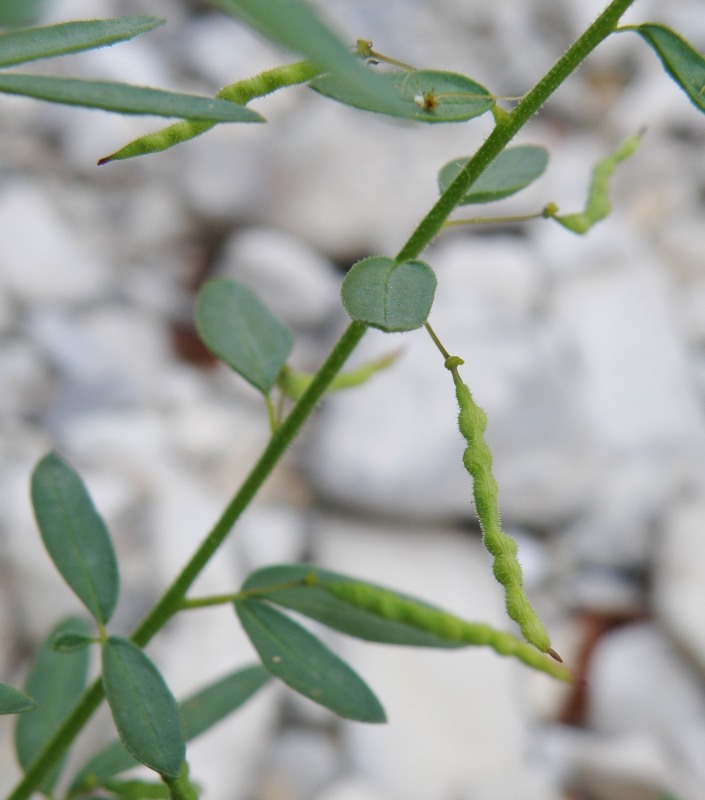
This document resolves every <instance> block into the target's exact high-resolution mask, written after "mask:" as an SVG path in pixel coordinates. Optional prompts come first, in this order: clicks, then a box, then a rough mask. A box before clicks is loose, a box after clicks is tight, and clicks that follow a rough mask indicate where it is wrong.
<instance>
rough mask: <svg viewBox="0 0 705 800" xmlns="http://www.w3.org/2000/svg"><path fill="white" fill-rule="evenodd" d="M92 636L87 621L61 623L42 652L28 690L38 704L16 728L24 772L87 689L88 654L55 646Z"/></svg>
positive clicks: (45, 785)
mask: <svg viewBox="0 0 705 800" xmlns="http://www.w3.org/2000/svg"><path fill="white" fill-rule="evenodd" d="M68 632H72V633H76V634H80V635H88V632H89V628H88V625H87V623H86V622H85V620H83V619H80V618H79V617H69V618H68V619H65V620H63V621H62V622H60V623H59V624H58V625H57V626H56V627H55V628H54V630H52V631H51V633H50V634H49V635H48V636H47V638H46V639H45V640H44V642H43V643H42V646H41V647H40V648H39V650H38V652H37V655H36V656H35V659H34V664H33V666H32V668H31V670H30V673H29V675H28V676H27V683H26V686H25V688H26V690H27V693H28V694H30V695H31V696H32V697H33V698H34V699H35V701H36V703H37V708H36V709H35V710H34V711H33V712H32V713H31V714H23V715H22V716H21V717H19V718H18V720H17V727H16V728H15V747H16V749H17V758H18V760H19V762H20V765H21V766H22V768H23V769H27V767H28V766H29V765H30V764H31V763H32V761H34V759H35V757H36V756H37V755H38V754H39V752H40V751H41V750H42V749H43V747H44V745H45V744H46V743H47V742H48V741H49V739H51V737H52V736H53V735H54V734H55V733H56V731H57V730H58V728H59V727H60V726H61V724H62V723H63V721H64V719H65V718H66V715H67V714H68V713H69V711H70V710H71V709H72V707H73V706H74V704H75V703H76V701H77V700H78V698H79V697H80V695H81V693H82V692H83V690H84V689H85V687H86V678H87V675H88V658H89V652H88V650H80V651H77V652H73V653H57V652H55V651H54V650H53V648H52V646H51V643H52V641H53V640H54V638H55V637H56V636H59V635H60V634H63V633H68ZM62 766H63V762H62V763H61V764H59V765H57V766H56V767H55V768H54V769H53V770H52V772H50V773H49V775H48V776H47V777H46V778H45V780H44V781H43V782H42V791H43V792H44V793H45V794H50V793H51V790H52V788H53V786H54V784H55V783H56V780H57V778H58V777H59V773H60V772H61V768H62Z"/></svg>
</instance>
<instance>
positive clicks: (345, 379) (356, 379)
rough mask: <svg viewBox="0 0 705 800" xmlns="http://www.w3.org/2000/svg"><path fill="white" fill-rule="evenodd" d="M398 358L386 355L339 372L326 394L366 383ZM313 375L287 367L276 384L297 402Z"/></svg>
mask: <svg viewBox="0 0 705 800" xmlns="http://www.w3.org/2000/svg"><path fill="white" fill-rule="evenodd" d="M398 357H399V353H398V352H394V353H388V354H387V355H385V356H382V357H381V358H376V359H375V360H374V361H366V362H365V363H364V364H360V366H359V367H355V369H350V370H346V371H345V372H339V373H338V374H337V375H336V376H335V378H333V380H332V382H331V384H330V386H329V387H328V389H327V390H326V391H327V392H340V391H344V390H345V389H354V388H355V387H357V386H362V385H363V384H365V383H367V381H368V380H370V378H372V377H373V376H374V375H375V374H376V373H377V372H380V371H381V370H384V369H387V368H388V367H390V366H391V365H392V364H393V363H394V362H395V361H396V360H397V358H398ZM312 380H313V374H312V373H310V372H295V371H294V370H293V369H290V368H289V367H286V366H285V367H284V368H283V369H282V371H281V373H280V375H279V380H278V384H279V386H280V387H281V389H282V391H283V392H284V394H285V395H286V396H287V397H288V398H290V399H291V400H299V399H300V398H301V397H302V396H303V394H304V392H305V391H306V389H308V387H309V386H310V385H311V381H312Z"/></svg>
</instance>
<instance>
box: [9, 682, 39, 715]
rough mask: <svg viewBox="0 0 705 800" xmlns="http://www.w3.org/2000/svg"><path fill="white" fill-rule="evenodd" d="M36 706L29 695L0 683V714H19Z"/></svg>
mask: <svg viewBox="0 0 705 800" xmlns="http://www.w3.org/2000/svg"><path fill="white" fill-rule="evenodd" d="M36 706H37V704H36V703H35V702H34V700H32V698H31V697H30V696H29V695H27V694H25V693H24V692H21V691H20V690H19V689H15V688H13V687H12V686H8V685H7V684H6V683H0V714H21V713H23V712H24V711H31V710H32V709H33V708H36Z"/></svg>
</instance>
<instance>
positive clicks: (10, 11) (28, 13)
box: [0, 0, 48, 26]
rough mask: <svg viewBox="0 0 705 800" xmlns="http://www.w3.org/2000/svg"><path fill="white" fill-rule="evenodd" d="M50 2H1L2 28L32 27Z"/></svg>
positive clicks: (17, 0)
mask: <svg viewBox="0 0 705 800" xmlns="http://www.w3.org/2000/svg"><path fill="white" fill-rule="evenodd" d="M47 2H48V0H0V26H12V25H31V24H32V23H33V22H36V21H37V20H38V19H39V15H40V14H41V12H42V9H43V8H44V6H46V5H47Z"/></svg>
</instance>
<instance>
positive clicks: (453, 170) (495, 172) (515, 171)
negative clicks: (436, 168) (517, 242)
mask: <svg viewBox="0 0 705 800" xmlns="http://www.w3.org/2000/svg"><path fill="white" fill-rule="evenodd" d="M468 161H470V159H469V158H456V159H455V160H454V161H449V162H448V163H447V164H446V165H445V166H443V167H442V168H441V171H440V172H439V174H438V188H439V189H440V191H441V193H443V192H445V190H446V189H447V188H448V187H449V186H450V184H451V183H452V182H453V181H454V180H455V178H456V177H457V176H458V173H459V172H460V171H461V170H462V169H463V168H464V167H465V165H466V164H467V163H468ZM547 164H548V151H547V150H546V148H545V147H538V146H536V145H533V144H520V145H517V146H516V147H508V148H507V149H506V150H503V151H502V152H501V153H500V154H499V155H498V156H497V158H496V159H495V160H494V161H493V162H492V163H491V164H490V165H489V167H487V169H486V170H485V171H484V172H483V173H482V175H480V177H479V178H478V179H477V180H476V181H475V183H473V184H472V186H471V187H470V190H469V191H468V193H467V194H465V195H464V196H463V198H462V200H461V201H460V202H459V203H458V205H459V206H466V205H471V204H473V203H492V202H494V201H495V200H502V199H504V198H505V197H509V196H510V195H513V194H516V193H517V192H519V191H521V190H522V189H524V188H526V187H527V186H528V185H529V184H530V183H533V182H534V181H535V180H536V179H537V178H540V177H541V175H543V173H544V170H545V169H546V165H547Z"/></svg>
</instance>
